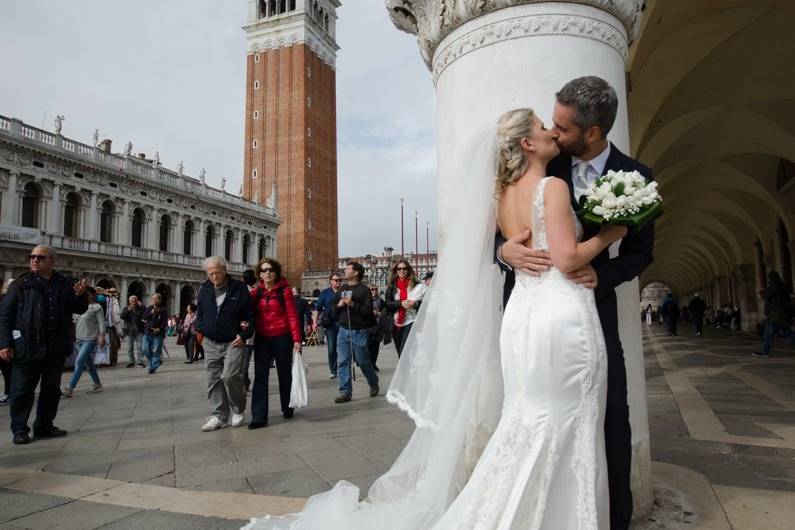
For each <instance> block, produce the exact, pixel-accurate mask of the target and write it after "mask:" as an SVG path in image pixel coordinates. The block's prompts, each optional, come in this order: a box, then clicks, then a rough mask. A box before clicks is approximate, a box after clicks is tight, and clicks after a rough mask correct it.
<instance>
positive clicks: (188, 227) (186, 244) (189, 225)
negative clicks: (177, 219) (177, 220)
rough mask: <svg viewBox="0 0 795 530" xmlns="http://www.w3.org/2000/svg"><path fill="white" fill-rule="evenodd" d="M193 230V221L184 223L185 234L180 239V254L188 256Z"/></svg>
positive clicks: (191, 246) (191, 245) (191, 244)
mask: <svg viewBox="0 0 795 530" xmlns="http://www.w3.org/2000/svg"><path fill="white" fill-rule="evenodd" d="M194 230H195V228H194V226H193V221H191V220H190V219H188V220H187V221H185V233H184V234H183V237H182V241H183V243H182V253H183V254H185V255H186V256H190V254H191V249H192V248H193V231H194Z"/></svg>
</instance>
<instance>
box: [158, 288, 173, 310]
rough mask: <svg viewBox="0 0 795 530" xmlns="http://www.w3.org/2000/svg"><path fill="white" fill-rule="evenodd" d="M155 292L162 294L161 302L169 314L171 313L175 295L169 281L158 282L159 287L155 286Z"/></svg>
mask: <svg viewBox="0 0 795 530" xmlns="http://www.w3.org/2000/svg"><path fill="white" fill-rule="evenodd" d="M155 292H156V293H157V294H159V295H160V298H161V300H160V303H161V304H162V306H163V307H164V308H166V311H167V312H168V314H169V315H171V314H172V309H173V308H172V301H173V296H172V293H171V287H169V286H168V284H167V283H161V284H158V286H157V288H155Z"/></svg>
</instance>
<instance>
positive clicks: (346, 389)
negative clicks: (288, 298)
mask: <svg viewBox="0 0 795 530" xmlns="http://www.w3.org/2000/svg"><path fill="white" fill-rule="evenodd" d="M362 278H364V267H363V266H362V264H361V263H359V262H358V261H349V262H348V264H347V265H346V266H345V282H346V283H345V284H344V285H343V286H342V287H341V288H340V290H339V291H338V292H337V295H336V296H335V297H334V308H335V311H336V312H337V314H338V315H339V321H340V330H339V334H338V335H337V365H338V367H339V372H338V373H339V378H340V395H339V396H337V397H336V398H335V399H334V403H347V402H348V401H350V400H351V398H352V395H353V385H352V383H351V362H352V361H354V360H355V361H356V364H358V365H359V368H361V369H362V373H364V377H365V378H367V384H368V385H370V397H375V396H377V395H378V392H379V388H378V376H377V375H376V373H375V370H374V369H373V364H372V362H371V361H370V350H369V348H368V346H367V339H368V337H369V329H370V328H372V327H373V326H374V325H375V317H374V316H373V298H372V297H371V296H370V289H369V288H368V287H367V286H366V285H363V284H362Z"/></svg>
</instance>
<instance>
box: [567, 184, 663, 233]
mask: <svg viewBox="0 0 795 530" xmlns="http://www.w3.org/2000/svg"><path fill="white" fill-rule="evenodd" d="M577 213H578V215H579V217H580V219H582V221H583V222H586V223H589V224H596V225H601V224H606V223H611V224H620V225H625V226H627V227H629V229H630V230H632V231H634V232H639V231H640V230H641V229H642V228H643V227H644V226H646V224H647V223H649V222H650V221H653V220H654V219H656V218H657V217H659V216H660V215H661V214H662V198H661V197H660V194H659V193H657V183H656V182H646V179H645V177H644V176H643V175H641V174H640V173H638V172H637V171H612V170H611V171H608V172H607V174H606V175H603V176H601V177H599V178H598V179H597V180H596V182H594V183H593V184H591V187H590V188H589V189H588V191H586V192H585V195H583V196H582V197H580V210H579V211H578V212H577Z"/></svg>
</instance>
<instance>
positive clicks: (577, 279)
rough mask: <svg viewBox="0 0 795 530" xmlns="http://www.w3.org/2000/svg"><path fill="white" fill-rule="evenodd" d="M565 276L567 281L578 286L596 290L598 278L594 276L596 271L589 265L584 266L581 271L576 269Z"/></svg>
mask: <svg viewBox="0 0 795 530" xmlns="http://www.w3.org/2000/svg"><path fill="white" fill-rule="evenodd" d="M566 276H568V277H569V280H571V281H573V282H574V283H578V284H580V285H584V286H585V287H586V288H588V289H596V286H597V285H599V278H598V277H597V276H596V270H594V268H593V267H591V266H590V265H586V266H585V267H583V268H582V269H577V270H576V271H572V272H570V273H568V274H567V275H566Z"/></svg>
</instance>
